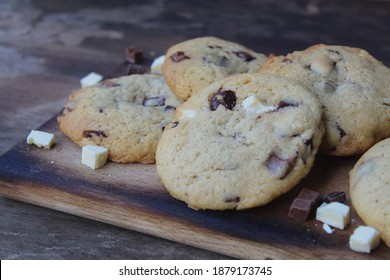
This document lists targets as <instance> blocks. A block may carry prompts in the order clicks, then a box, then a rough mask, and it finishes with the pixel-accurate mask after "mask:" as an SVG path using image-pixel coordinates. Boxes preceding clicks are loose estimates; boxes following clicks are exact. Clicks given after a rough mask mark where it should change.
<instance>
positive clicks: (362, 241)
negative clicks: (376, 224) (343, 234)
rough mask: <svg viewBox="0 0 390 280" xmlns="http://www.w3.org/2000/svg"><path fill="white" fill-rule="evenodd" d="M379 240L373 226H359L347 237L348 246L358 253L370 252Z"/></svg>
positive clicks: (377, 232)
mask: <svg viewBox="0 0 390 280" xmlns="http://www.w3.org/2000/svg"><path fill="white" fill-rule="evenodd" d="M380 242H381V240H380V234H379V231H377V230H376V229H375V228H373V227H368V226H359V227H358V228H357V229H355V231H354V232H353V234H352V235H351V236H350V237H349V248H351V249H352V250H353V251H356V252H360V253H370V252H371V250H373V249H375V248H376V247H378V245H379V243H380Z"/></svg>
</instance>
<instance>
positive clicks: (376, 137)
mask: <svg viewBox="0 0 390 280" xmlns="http://www.w3.org/2000/svg"><path fill="white" fill-rule="evenodd" d="M259 72H260V73H272V74H278V75H281V76H285V77H290V78H293V79H296V80H298V81H300V82H301V83H302V84H304V85H305V86H306V87H308V88H309V89H310V90H311V91H312V92H313V93H314V94H315V95H316V96H317V97H318V98H319V100H320V102H321V103H322V106H323V110H324V119H325V127H326V132H325V137H324V140H323V144H322V146H321V147H320V151H322V152H324V153H326V154H330V155H335V156H349V155H359V154H362V153H364V152H365V151H367V150H368V149H369V148H370V147H371V146H372V145H374V144H375V143H376V142H378V141H380V140H382V139H384V138H387V137H390V105H389V104H390V79H389V76H390V69H389V68H387V67H386V66H384V65H383V64H382V63H381V62H380V61H378V60H377V59H375V58H374V57H372V56H371V55H370V54H369V53H368V52H366V51H365V50H362V49H358V48H351V47H346V46H329V45H323V44H319V45H314V46H311V47H309V48H308V49H306V50H304V51H295V52H293V53H290V54H288V55H286V56H274V57H271V58H270V59H269V60H268V61H267V62H265V63H264V64H263V65H262V66H261V67H260V69H259Z"/></svg>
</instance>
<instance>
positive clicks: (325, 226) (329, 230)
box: [322, 224, 334, 234]
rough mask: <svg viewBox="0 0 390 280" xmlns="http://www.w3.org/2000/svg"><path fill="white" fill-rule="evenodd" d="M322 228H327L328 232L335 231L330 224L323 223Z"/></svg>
mask: <svg viewBox="0 0 390 280" xmlns="http://www.w3.org/2000/svg"><path fill="white" fill-rule="evenodd" d="M322 229H323V230H325V231H326V233H327V234H332V233H333V231H334V230H333V229H332V228H331V227H330V226H329V225H328V224H323V225H322Z"/></svg>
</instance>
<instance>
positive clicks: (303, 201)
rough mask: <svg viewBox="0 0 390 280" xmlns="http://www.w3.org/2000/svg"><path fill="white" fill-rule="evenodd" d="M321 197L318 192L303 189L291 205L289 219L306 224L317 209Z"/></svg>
mask: <svg viewBox="0 0 390 280" xmlns="http://www.w3.org/2000/svg"><path fill="white" fill-rule="evenodd" d="M319 195H320V194H319V193H318V192H315V191H312V190H309V189H306V188H303V189H302V190H301V192H300V193H299V195H298V196H297V198H295V199H294V201H293V203H292V204H291V207H290V211H289V212H288V217H289V218H291V219H293V220H295V221H297V222H300V223H303V222H305V221H306V220H307V219H308V218H309V215H310V214H311V212H312V210H313V209H314V208H316V206H317V202H318V197H319Z"/></svg>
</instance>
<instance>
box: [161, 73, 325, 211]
mask: <svg viewBox="0 0 390 280" xmlns="http://www.w3.org/2000/svg"><path fill="white" fill-rule="evenodd" d="M323 133H324V128H323V122H322V110H321V105H320V103H319V101H318V100H317V98H316V97H315V96H314V95H313V94H311V92H309V91H308V90H307V89H306V88H305V87H303V86H302V85H301V84H299V83H298V82H296V81H294V80H291V79H288V78H284V77H280V76H276V75H264V74H240V75H236V76H232V77H229V78H226V79H223V80H221V81H218V82H216V83H213V84H212V85H210V86H208V87H206V88H204V89H203V90H201V91H200V92H198V93H197V94H195V95H193V96H192V97H191V98H189V99H188V100H187V101H186V102H185V103H183V104H182V105H181V106H179V107H178V108H177V111H176V113H175V116H174V118H173V120H172V122H171V123H170V124H169V125H167V127H166V129H165V130H164V133H163V135H162V137H161V140H160V143H159V145H158V147H157V152H156V164H157V170H158V174H159V176H160V178H161V179H162V182H163V184H164V185H165V187H166V188H167V190H168V191H169V192H170V194H171V195H172V196H173V197H175V198H177V199H179V200H182V201H185V202H186V203H187V204H188V205H189V206H190V207H192V208H194V209H214V210H225V209H240V210H241V209H247V208H251V207H256V206H260V205H264V204H266V203H268V202H270V201H272V200H273V199H275V198H276V197H278V196H280V195H281V194H283V193H285V192H287V191H288V190H289V189H291V188H292V187H293V186H295V185H296V184H297V183H298V182H299V181H300V180H301V179H302V178H303V177H304V176H305V175H306V174H307V173H308V172H309V170H310V168H311V166H312V164H313V161H314V158H315V155H316V152H317V149H318V147H319V145H320V143H321V139H322V136H323Z"/></svg>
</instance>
